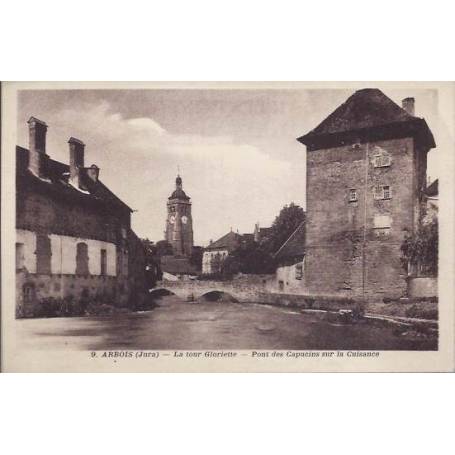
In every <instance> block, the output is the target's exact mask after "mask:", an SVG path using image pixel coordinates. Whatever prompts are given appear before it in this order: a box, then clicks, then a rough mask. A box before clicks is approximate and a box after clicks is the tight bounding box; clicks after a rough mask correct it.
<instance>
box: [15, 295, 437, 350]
mask: <svg viewBox="0 0 455 455" xmlns="http://www.w3.org/2000/svg"><path fill="white" fill-rule="evenodd" d="M16 322H17V328H18V332H17V333H18V341H20V343H21V344H23V346H24V348H25V349H51V350H54V349H68V350H107V349H109V350H113V349H131V350H208V349H212V350H216V349H231V350H237V349H257V350H259V349H277V350H278V349H283V350H288V349H289V350H307V349H321V350H323V349H330V350H334V349H338V350H356V349H358V350H435V349H437V337H436V336H435V337H431V338H427V337H417V336H409V335H408V336H403V334H400V333H397V331H396V330H395V329H394V328H392V327H375V326H372V325H370V324H369V323H366V322H361V323H357V324H343V323H340V322H335V321H327V320H324V319H323V315H321V314H302V313H300V312H299V311H298V310H293V309H286V308H281V307H273V306H266V305H260V304H240V303H226V302H224V303H218V302H203V303H184V302H182V301H181V300H180V299H178V298H176V297H174V296H169V297H164V298H162V299H161V300H160V301H159V306H158V307H157V308H155V309H154V310H152V311H147V312H142V313H122V314H114V315H112V316H98V317H77V318H49V319H22V320H17V321H16Z"/></svg>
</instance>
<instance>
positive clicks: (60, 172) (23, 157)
mask: <svg viewBox="0 0 455 455" xmlns="http://www.w3.org/2000/svg"><path fill="white" fill-rule="evenodd" d="M28 155H29V151H28V150H27V149H25V148H23V147H19V146H17V147H16V185H17V188H18V190H19V191H20V190H21V189H22V188H28V189H32V190H36V191H44V192H45V193H46V194H48V195H49V196H50V197H55V198H67V199H72V200H78V201H82V202H88V203H89V202H94V203H96V204H103V205H109V206H111V207H119V208H121V209H123V210H128V211H130V212H132V209H131V208H130V207H128V205H126V204H125V203H124V202H123V201H122V200H120V199H119V198H118V197H117V196H116V195H115V194H114V193H113V192H112V191H110V190H109V188H107V187H106V186H105V185H104V184H103V183H102V182H101V181H100V180H98V181H97V182H94V181H93V180H92V179H91V178H90V177H88V176H87V174H86V173H85V172H82V175H81V182H82V185H83V187H84V191H78V190H77V189H76V188H74V186H72V185H70V184H69V183H68V177H69V166H68V165H67V164H64V163H61V162H59V161H55V160H53V159H50V158H48V159H47V160H46V165H45V175H46V178H47V179H48V180H49V182H46V181H42V180H40V179H39V178H38V177H36V176H34V175H33V174H32V173H31V172H30V171H29V170H28V168H27V167H28Z"/></svg>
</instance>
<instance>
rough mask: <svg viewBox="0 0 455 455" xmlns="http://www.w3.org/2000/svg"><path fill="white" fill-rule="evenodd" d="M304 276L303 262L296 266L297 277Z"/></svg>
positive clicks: (299, 278) (297, 278) (298, 278)
mask: <svg viewBox="0 0 455 455" xmlns="http://www.w3.org/2000/svg"><path fill="white" fill-rule="evenodd" d="M302 278H303V264H302V263H300V264H297V265H296V266H295V279H296V280H301V279H302Z"/></svg>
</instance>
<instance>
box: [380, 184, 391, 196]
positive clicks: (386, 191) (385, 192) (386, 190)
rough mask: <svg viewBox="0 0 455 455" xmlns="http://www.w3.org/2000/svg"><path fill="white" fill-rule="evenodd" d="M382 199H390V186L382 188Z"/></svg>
mask: <svg viewBox="0 0 455 455" xmlns="http://www.w3.org/2000/svg"><path fill="white" fill-rule="evenodd" d="M382 197H383V199H390V198H391V197H392V193H391V192H390V186H383V187H382Z"/></svg>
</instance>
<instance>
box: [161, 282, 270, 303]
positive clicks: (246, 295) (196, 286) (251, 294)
mask: <svg viewBox="0 0 455 455" xmlns="http://www.w3.org/2000/svg"><path fill="white" fill-rule="evenodd" d="M273 280H274V276H273V275H241V276H239V277H236V278H234V279H233V280H231V281H213V280H185V281H183V280H181V281H162V282H160V283H158V284H157V286H156V288H157V289H161V288H164V289H168V290H170V291H172V292H173V293H174V294H176V295H177V296H179V297H181V298H182V299H184V300H197V299H198V298H199V297H201V296H203V295H204V294H207V293H209V292H212V291H220V292H225V293H227V294H230V295H231V296H232V297H234V298H236V299H237V300H239V301H240V302H258V301H259V300H258V299H259V295H260V294H261V293H263V292H267V291H269V290H270V286H271V284H270V283H271V282H272V281H273Z"/></svg>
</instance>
